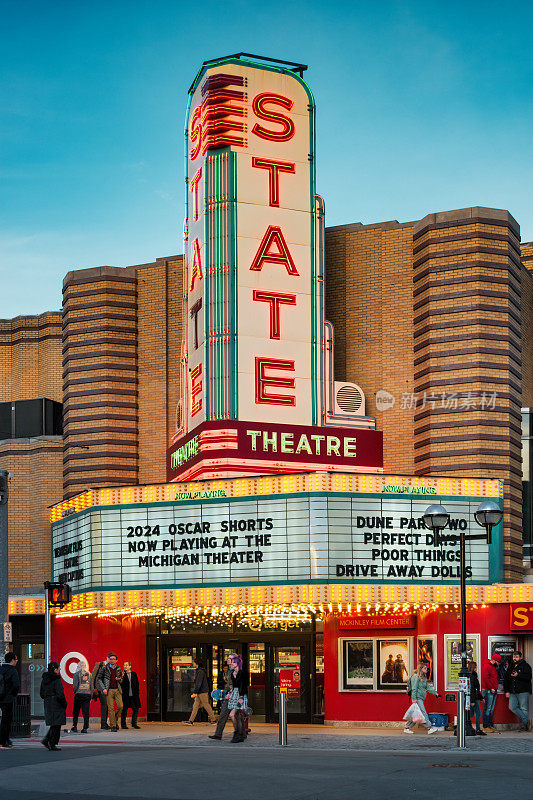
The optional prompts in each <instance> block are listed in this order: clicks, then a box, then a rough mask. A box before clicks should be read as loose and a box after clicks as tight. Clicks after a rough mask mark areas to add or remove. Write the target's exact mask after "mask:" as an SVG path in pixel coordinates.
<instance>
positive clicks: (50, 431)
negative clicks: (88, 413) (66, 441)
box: [0, 397, 63, 440]
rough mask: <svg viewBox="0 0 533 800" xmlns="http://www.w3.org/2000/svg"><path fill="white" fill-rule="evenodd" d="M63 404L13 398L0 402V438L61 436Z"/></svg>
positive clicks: (45, 400) (45, 399)
mask: <svg viewBox="0 0 533 800" xmlns="http://www.w3.org/2000/svg"><path fill="white" fill-rule="evenodd" d="M62 433H63V406H62V404H61V403H57V402H56V401H55V400H48V399H47V398H45V397H40V398H38V399H36V400H15V402H13V403H0V440H1V439H31V438H33V437H35V436H61V434H62Z"/></svg>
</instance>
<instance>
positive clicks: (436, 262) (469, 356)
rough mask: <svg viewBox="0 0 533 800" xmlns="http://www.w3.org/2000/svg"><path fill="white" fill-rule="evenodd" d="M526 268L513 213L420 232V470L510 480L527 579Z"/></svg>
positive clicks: (437, 223) (511, 567) (509, 567)
mask: <svg viewBox="0 0 533 800" xmlns="http://www.w3.org/2000/svg"><path fill="white" fill-rule="evenodd" d="M522 269H523V268H522V266H521V262H520V229H519V226H518V224H517V223H516V221H515V220H514V219H513V217H512V216H511V215H510V214H509V213H508V212H507V211H501V210H499V209H491V208H479V207H476V208H467V209H461V210H459V211H449V212H445V213H439V214H430V215H428V216H427V217H424V219H422V220H421V221H420V222H417V223H416V224H415V227H414V234H413V281H414V290H413V308H414V352H415V361H414V365H415V372H414V379H415V393H416V395H417V408H416V413H415V470H416V473H417V474H419V475H429V474H432V475H449V476H450V477H453V476H470V475H471V476H479V477H497V478H501V479H502V480H503V481H504V482H505V519H504V524H505V570H506V579H507V580H510V579H512V580H516V579H519V577H520V575H521V573H522V561H521V539H522V528H521V488H522V487H521V443H520V433H521V428H520V425H521V415H520V407H521V394H522V342H521V338H522V337H521V324H522V320H521V283H522V275H521V273H522Z"/></svg>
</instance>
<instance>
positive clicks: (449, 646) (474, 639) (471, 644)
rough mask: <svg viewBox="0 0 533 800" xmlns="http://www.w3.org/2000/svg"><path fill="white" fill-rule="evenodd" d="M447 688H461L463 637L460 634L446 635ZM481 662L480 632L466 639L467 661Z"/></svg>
mask: <svg viewBox="0 0 533 800" xmlns="http://www.w3.org/2000/svg"><path fill="white" fill-rule="evenodd" d="M445 641H446V689H451V690H454V689H458V688H459V672H460V671H461V638H460V636H446V637H445ZM469 661H475V662H476V663H477V665H478V670H479V669H480V663H479V634H475V635H474V636H469V637H468V638H467V640H466V662H467V664H468V662H469Z"/></svg>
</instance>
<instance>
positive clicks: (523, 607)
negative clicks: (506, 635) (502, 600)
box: [510, 603, 533, 631]
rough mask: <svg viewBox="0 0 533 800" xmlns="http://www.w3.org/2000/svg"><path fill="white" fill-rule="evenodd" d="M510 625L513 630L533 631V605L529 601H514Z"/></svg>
mask: <svg viewBox="0 0 533 800" xmlns="http://www.w3.org/2000/svg"><path fill="white" fill-rule="evenodd" d="M510 627H511V630H512V631H532V630H533V605H529V603H512V604H511V621H510Z"/></svg>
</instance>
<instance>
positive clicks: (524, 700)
mask: <svg viewBox="0 0 533 800" xmlns="http://www.w3.org/2000/svg"><path fill="white" fill-rule="evenodd" d="M503 686H504V689H505V696H506V697H508V698H509V711H512V712H513V714H515V715H516V716H517V717H518V719H519V720H520V723H521V724H520V728H519V730H521V731H527V729H528V722H529V695H530V694H531V667H530V666H529V664H528V663H527V661H525V660H524V659H523V658H522V653H521V652H520V650H515V652H514V653H513V660H512V661H511V663H510V664H509V666H508V667H507V671H506V673H505V677H504V679H503Z"/></svg>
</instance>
